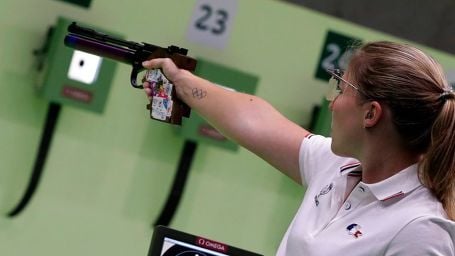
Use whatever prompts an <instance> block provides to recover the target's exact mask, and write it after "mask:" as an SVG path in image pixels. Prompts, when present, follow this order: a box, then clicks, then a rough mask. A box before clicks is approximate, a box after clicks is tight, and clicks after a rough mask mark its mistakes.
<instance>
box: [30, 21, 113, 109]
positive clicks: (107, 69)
mask: <svg viewBox="0 0 455 256" xmlns="http://www.w3.org/2000/svg"><path fill="white" fill-rule="evenodd" d="M72 21H74V20H69V19H66V18H63V17H59V18H58V21H57V24H56V25H55V27H54V28H52V33H51V35H50V37H49V38H48V42H47V44H48V50H47V53H46V54H45V55H44V56H43V58H44V59H43V69H42V70H41V72H40V74H39V77H40V78H39V80H38V82H37V84H36V88H37V91H38V93H39V94H40V95H41V96H43V97H45V98H47V99H48V100H49V101H52V102H57V103H60V104H64V105H69V106H73V107H77V108H82V109H84V110H88V111H92V112H96V113H102V112H103V110H104V107H105V105H106V100H107V97H108V94H109V90H110V87H111V83H112V79H113V74H114V73H115V69H116V66H117V63H116V62H115V61H113V60H109V59H105V58H101V57H99V56H96V55H93V54H89V53H85V52H82V51H78V50H73V49H71V48H69V47H67V46H65V45H64V44H63V41H64V38H65V35H66V33H67V28H68V26H69V25H70V24H71V22H72ZM81 24H83V23H81ZM97 29H98V28H97ZM99 31H102V32H104V33H108V34H111V35H115V36H116V37H118V38H121V37H120V36H119V35H116V34H114V33H112V32H107V31H106V30H102V29H100V30H99Z"/></svg>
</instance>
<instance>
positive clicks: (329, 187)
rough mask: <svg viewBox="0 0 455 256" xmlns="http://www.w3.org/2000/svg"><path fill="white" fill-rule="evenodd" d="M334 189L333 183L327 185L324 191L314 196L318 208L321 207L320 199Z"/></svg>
mask: <svg viewBox="0 0 455 256" xmlns="http://www.w3.org/2000/svg"><path fill="white" fill-rule="evenodd" d="M332 188H333V183H330V184H329V185H327V186H325V187H324V188H323V189H321V191H320V192H319V194H317V195H316V196H314V203H315V204H316V206H318V205H319V197H320V196H323V195H325V194H327V193H329V191H330V190H332Z"/></svg>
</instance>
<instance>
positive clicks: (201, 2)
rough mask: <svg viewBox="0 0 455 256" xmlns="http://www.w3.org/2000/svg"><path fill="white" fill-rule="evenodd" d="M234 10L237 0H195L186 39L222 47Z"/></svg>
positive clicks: (224, 43) (229, 28)
mask: <svg viewBox="0 0 455 256" xmlns="http://www.w3.org/2000/svg"><path fill="white" fill-rule="evenodd" d="M236 11H237V0H197V2H196V5H195V7H194V10H193V15H192V17H191V21H190V24H189V27H188V32H187V37H188V40H189V41H192V42H195V43H201V44H204V45H207V46H211V47H214V48H224V47H225V46H226V44H227V41H228V39H229V33H230V30H231V27H232V23H233V18H234V17H235V13H236Z"/></svg>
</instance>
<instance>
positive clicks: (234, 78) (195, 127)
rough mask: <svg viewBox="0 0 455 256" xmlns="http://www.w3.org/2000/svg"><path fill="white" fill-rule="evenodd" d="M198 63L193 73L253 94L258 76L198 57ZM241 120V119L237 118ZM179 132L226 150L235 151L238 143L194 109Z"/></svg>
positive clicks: (191, 138)
mask: <svg viewBox="0 0 455 256" xmlns="http://www.w3.org/2000/svg"><path fill="white" fill-rule="evenodd" d="M197 60H198V64H197V67H196V70H195V71H194V74H196V75H198V76H200V77H203V78H205V79H207V80H209V81H211V82H213V83H215V84H217V85H219V86H222V87H224V88H225V89H226V90H234V91H237V92H243V93H247V94H255V92H256V87H257V84H258V82H259V78H258V77H257V76H255V75H253V74H249V73H247V72H244V71H240V70H237V69H235V68H231V67H226V66H224V65H220V64H217V63H215V62H212V61H209V60H205V59H201V58H198V59H197ZM238 122H243V120H240V119H239V120H238ZM178 131H179V133H180V134H181V135H182V136H183V137H184V138H186V139H189V140H192V141H196V142H201V143H207V144H210V145H214V146H217V147H221V148H224V149H227V150H231V151H236V150H237V149H238V147H239V146H238V145H237V144H235V143H233V142H232V141H230V140H229V139H227V138H225V137H224V136H223V135H221V134H220V133H219V132H218V131H217V130H215V129H214V128H213V127H211V126H210V125H209V124H208V123H207V122H206V121H204V120H203V119H202V117H200V116H199V115H198V114H197V113H196V112H195V111H193V112H192V113H191V118H189V119H188V120H185V121H184V123H183V126H182V128H181V129H179V130H178Z"/></svg>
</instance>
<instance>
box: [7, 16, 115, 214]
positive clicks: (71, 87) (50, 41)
mask: <svg viewBox="0 0 455 256" xmlns="http://www.w3.org/2000/svg"><path fill="white" fill-rule="evenodd" d="M69 24H71V21H70V20H68V19H66V18H63V17H59V18H58V20H57V23H56V24H55V25H54V26H52V27H50V28H49V30H48V33H47V36H46V41H45V42H44V45H43V47H42V49H39V50H36V51H35V52H34V53H35V55H36V56H37V58H38V74H37V81H36V85H35V87H36V88H35V89H36V91H37V94H38V95H39V96H41V97H44V98H46V99H47V100H49V107H48V112H47V116H46V121H45V124H44V127H43V132H42V135H41V141H40V145H39V148H38V151H37V155H36V159H35V163H34V166H33V170H32V174H31V177H30V180H29V183H28V186H27V188H26V191H25V192H24V194H23V196H22V199H21V200H20V201H19V203H18V204H17V205H16V206H15V207H14V208H13V209H12V210H11V211H10V212H9V213H8V216H9V217H15V216H17V215H18V214H20V213H21V212H22V211H23V210H24V209H25V207H26V206H27V204H28V203H29V202H30V200H31V198H32V196H33V194H34V192H35V191H36V188H37V186H38V184H39V181H40V178H41V175H42V172H43V168H44V165H45V163H46V158H47V154H48V151H49V148H50V146H51V142H52V137H53V134H54V130H55V127H56V125H57V122H58V118H59V114H60V110H61V106H62V105H69V106H72V107H76V108H80V109H83V110H87V111H91V112H95V113H102V112H103V110H104V107H105V104H106V100H107V97H108V94H109V89H110V85H111V82H112V78H113V74H114V73H115V69H116V65H117V64H116V62H114V61H111V60H108V59H103V58H101V57H98V56H95V55H91V54H88V53H84V52H81V51H77V50H73V49H71V48H68V47H66V46H65V45H64V44H63V40H64V37H65V34H66V30H67V27H68V25H69ZM100 31H106V30H100ZM106 33H107V32H106ZM109 33H110V32H109ZM111 34H112V33H111Z"/></svg>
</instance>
